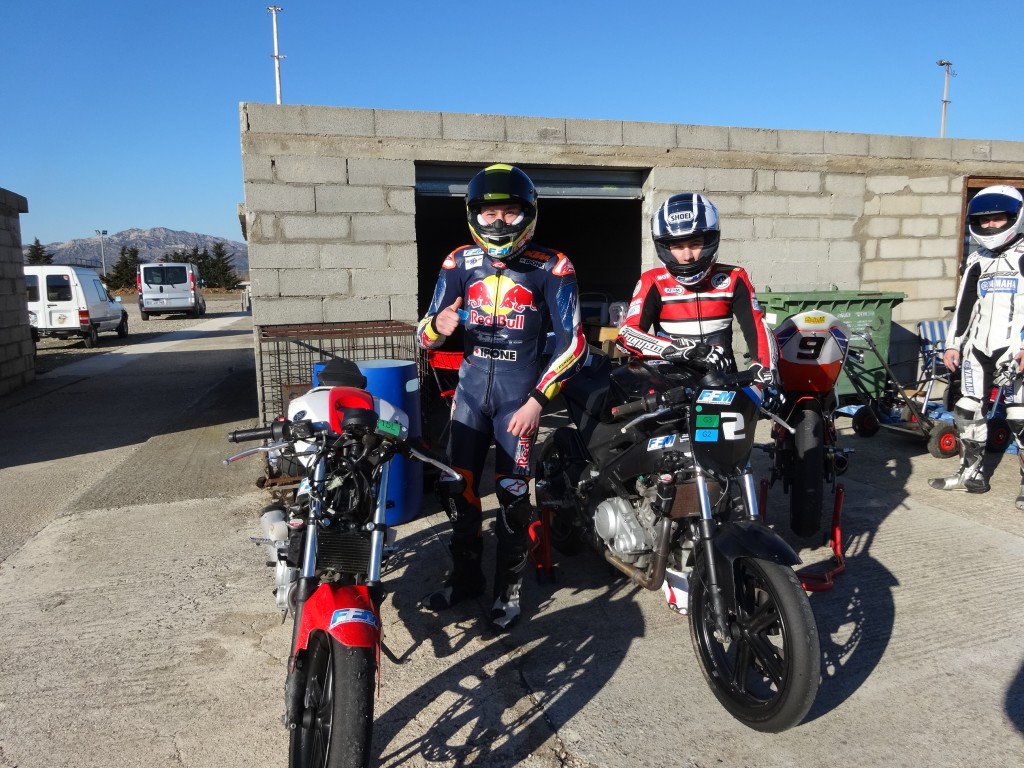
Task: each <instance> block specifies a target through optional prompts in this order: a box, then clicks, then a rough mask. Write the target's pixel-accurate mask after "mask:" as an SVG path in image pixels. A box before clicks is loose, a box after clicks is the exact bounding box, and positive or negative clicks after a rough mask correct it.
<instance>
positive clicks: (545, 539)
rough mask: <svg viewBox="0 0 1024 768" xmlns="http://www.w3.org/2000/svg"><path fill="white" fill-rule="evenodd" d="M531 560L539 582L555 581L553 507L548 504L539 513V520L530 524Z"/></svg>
mask: <svg viewBox="0 0 1024 768" xmlns="http://www.w3.org/2000/svg"><path fill="white" fill-rule="evenodd" d="M529 532H530V560H532V561H533V565H534V572H535V573H536V575H537V581H554V578H555V564H554V562H553V560H552V557H551V507H549V506H547V505H546V504H545V505H543V506H542V507H541V508H540V509H539V510H538V511H537V519H536V520H534V521H533V522H532V523H530V528H529Z"/></svg>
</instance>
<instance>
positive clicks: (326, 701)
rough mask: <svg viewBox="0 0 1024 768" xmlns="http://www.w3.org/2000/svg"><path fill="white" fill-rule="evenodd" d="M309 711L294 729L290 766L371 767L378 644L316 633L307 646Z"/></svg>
mask: <svg viewBox="0 0 1024 768" xmlns="http://www.w3.org/2000/svg"><path fill="white" fill-rule="evenodd" d="M304 664H305V665H306V690H305V693H304V695H303V703H304V707H305V711H304V712H303V716H302V722H301V723H300V725H299V726H298V727H297V728H295V729H294V730H292V732H291V740H290V744H289V749H288V765H289V768H366V766H368V765H369V764H370V742H371V740H372V737H373V695H374V686H375V682H376V675H377V662H376V649H374V648H350V647H348V646H344V645H342V644H341V643H339V642H338V641H337V640H335V639H334V638H333V637H331V636H330V635H328V634H327V633H326V632H314V633H312V634H311V635H310V636H309V645H308V646H307V647H306V656H305V661H304Z"/></svg>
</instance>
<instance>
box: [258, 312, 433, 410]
mask: <svg viewBox="0 0 1024 768" xmlns="http://www.w3.org/2000/svg"><path fill="white" fill-rule="evenodd" d="M415 333H416V327H415V326H414V325H410V324H409V323H403V322H400V321H397V320H373V321H360V322H348V323H317V324H310V325H263V326H258V327H257V328H256V337H257V340H258V344H257V345H256V367H257V371H258V373H259V377H258V387H259V397H260V414H261V416H262V418H263V423H265V424H268V423H270V422H271V421H273V420H274V419H275V418H277V417H278V416H280V415H281V414H282V413H284V412H285V410H286V405H287V403H288V401H289V400H290V399H291V398H293V397H295V396H297V395H299V394H302V393H303V392H305V391H307V390H308V389H309V388H310V386H311V385H312V382H313V366H314V364H316V363H319V362H324V361H327V360H332V359H334V358H336V357H343V358H346V359H348V360H356V361H359V360H377V359H388V360H415V361H417V365H418V366H419V371H420V378H421V380H422V375H423V368H422V361H421V359H420V355H419V354H418V352H417V347H416V337H415Z"/></svg>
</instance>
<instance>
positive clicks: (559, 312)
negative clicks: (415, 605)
mask: <svg viewBox="0 0 1024 768" xmlns="http://www.w3.org/2000/svg"><path fill="white" fill-rule="evenodd" d="M466 214H467V219H468V223H469V231H470V234H471V235H472V237H473V241H474V243H475V245H465V246H462V247H460V248H457V249H456V250H454V251H453V252H452V253H451V254H449V255H448V257H447V258H446V259H445V260H444V263H443V264H442V267H441V274H440V276H439V277H438V280H437V285H436V287H435V289H434V296H433V299H432V301H431V303H430V307H429V309H428V310H427V314H426V316H425V317H424V318H423V319H422V320H421V321H420V323H419V326H418V329H417V331H418V333H417V339H418V343H419V344H420V346H421V347H423V348H425V349H436V348H438V347H440V346H441V345H442V344H443V343H444V341H445V339H446V338H447V337H448V336H450V335H451V334H452V333H454V332H455V330H456V328H457V327H458V326H459V325H460V324H462V325H464V329H465V334H464V335H465V345H464V358H463V361H462V365H461V367H460V368H459V384H458V387H457V388H456V391H455V398H454V403H453V407H452V423H451V435H450V440H449V446H450V448H449V454H450V458H451V462H450V463H451V465H452V466H453V467H455V468H456V469H458V470H459V472H461V473H462V474H463V475H464V476H465V477H466V487H465V490H464V491H463V492H461V493H453V492H452V491H451V489H450V486H446V485H445V484H442V488H441V496H442V500H443V502H444V505H445V511H446V512H447V514H448V517H449V519H450V520H451V524H452V540H451V547H450V548H451V554H452V561H453V564H452V569H451V570H450V571H449V572H448V573H447V574H446V575H445V579H444V581H443V583H442V584H441V587H440V589H438V590H437V591H435V592H432V593H431V594H429V595H427V596H426V597H425V598H424V601H423V603H424V605H425V606H426V607H428V608H430V609H431V610H435V611H440V610H444V609H446V608H449V607H451V606H453V605H455V604H456V603H459V602H461V601H463V600H467V599H471V598H475V597H478V596H479V595H480V594H482V593H483V591H484V588H485V578H484V574H483V570H482V569H481V567H480V560H481V551H482V539H481V531H482V510H481V504H480V475H481V473H482V472H483V467H484V460H485V459H486V456H487V451H488V450H489V448H490V444H491V442H492V441H493V442H494V445H495V450H496V458H495V470H494V471H495V480H496V493H497V497H498V505H499V509H498V513H497V519H496V521H495V533H496V538H497V557H496V562H495V576H494V590H493V597H494V603H493V606H492V610H491V616H490V619H491V623H492V625H493V626H494V627H495V628H496V629H498V630H506V629H508V628H510V627H511V626H512V625H513V624H514V623H515V622H516V621H517V620H518V619H519V616H520V613H521V605H520V589H521V586H522V571H523V569H524V567H525V565H526V560H527V553H528V540H529V539H528V530H527V529H528V527H529V524H530V520H531V518H532V517H533V507H532V506H531V504H530V493H529V491H530V488H529V486H530V479H531V474H532V473H531V467H530V454H531V451H532V448H533V444H534V441H535V440H536V437H537V428H538V425H539V423H540V416H541V411H542V409H543V407H544V406H545V405H547V403H548V401H549V400H550V399H551V398H553V397H554V396H555V395H556V394H558V392H559V390H560V389H561V387H562V385H563V384H564V383H565V381H566V380H567V379H569V377H571V376H572V375H573V374H574V373H576V372H577V371H578V370H579V369H580V368H581V367H582V366H583V364H584V363H585V362H586V358H587V342H586V339H585V337H584V335H583V330H582V326H581V323H580V311H579V294H578V291H577V287H576V274H575V271H574V269H573V265H572V262H570V261H569V259H568V258H566V257H565V255H564V254H562V253H559V252H558V251H554V250H551V249H549V248H544V247H542V246H539V245H535V244H534V243H533V242H532V238H533V233H534V229H535V228H536V225H537V192H536V189H535V188H534V185H533V182H532V181H530V178H529V177H528V176H527V175H526V174H525V173H523V171H521V170H520V169H518V168H515V167H513V166H509V165H492V166H489V167H488V168H485V169H484V170H483V171H481V172H480V173H478V174H477V175H476V176H474V177H473V179H472V180H471V181H470V183H469V187H468V189H467V192H466ZM549 330H550V331H553V332H554V336H555V349H554V353H553V354H552V356H551V358H550V361H547V360H546V357H545V354H544V347H545V342H546V340H547V335H548V331H549Z"/></svg>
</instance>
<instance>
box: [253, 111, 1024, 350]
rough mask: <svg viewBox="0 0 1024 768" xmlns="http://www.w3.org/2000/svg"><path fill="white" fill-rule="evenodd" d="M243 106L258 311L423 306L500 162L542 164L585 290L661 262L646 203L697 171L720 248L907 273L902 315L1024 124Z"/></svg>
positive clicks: (601, 292) (383, 313) (345, 318)
mask: <svg viewBox="0 0 1024 768" xmlns="http://www.w3.org/2000/svg"><path fill="white" fill-rule="evenodd" d="M240 117H241V148H242V168H243V177H244V188H245V201H244V204H243V206H242V209H241V212H242V216H243V217H244V221H243V228H244V229H245V231H246V235H247V240H248V243H249V263H250V279H251V281H252V290H253V313H254V320H255V323H256V326H257V330H258V329H259V327H262V326H280V325H302V324H333V323H345V322H359V321H384V320H386V321H397V322H406V323H412V322H415V320H416V319H417V318H418V317H419V316H420V315H421V314H422V313H423V311H424V310H425V308H426V306H427V304H428V303H429V299H430V293H431V291H432V288H433V284H434V281H435V279H436V277H437V273H438V270H439V268H440V264H441V261H442V259H443V258H444V256H445V255H446V254H447V253H448V252H449V251H451V250H452V249H453V248H455V247H457V246H459V245H462V244H464V243H466V242H468V237H469V236H468V232H467V229H466V223H465V211H464V205H463V200H462V195H463V194H464V192H465V187H466V183H467V182H468V180H469V178H471V177H472V175H473V174H474V173H476V172H477V171H478V170H479V169H480V168H482V167H484V166H486V165H489V164H491V163H495V162H507V163H512V164H515V165H518V166H520V167H522V168H523V169H524V170H525V171H526V172H527V173H529V174H530V175H531V177H532V178H533V180H534V182H535V183H536V184H537V187H538V191H539V193H540V197H541V200H540V206H539V223H538V228H537V235H536V239H537V241H538V242H540V243H542V244H544V245H547V246H549V247H553V248H557V249H559V250H562V251H564V252H565V253H566V254H568V255H569V256H570V257H571V258H572V260H573V262H574V264H575V266H576V271H577V275H578V277H579V283H580V290H581V292H583V293H585V294H591V293H592V294H595V295H597V296H600V297H604V298H606V299H607V300H610V301H616V300H626V299H628V298H629V296H630V294H631V292H632V289H633V286H634V285H635V283H636V280H637V278H638V276H639V274H640V272H641V271H642V270H644V269H647V268H649V267H650V266H653V265H654V264H655V263H656V256H655V254H654V248H653V244H652V243H651V242H650V234H649V221H650V216H651V213H652V212H653V211H654V210H655V209H656V208H657V206H658V205H659V204H660V203H661V202H662V201H663V200H664V199H665V198H666V197H668V196H669V195H671V194H673V193H675V192H680V191H687V190H693V191H700V192H704V193H706V194H707V195H708V196H709V197H710V198H711V199H712V200H713V201H714V202H715V203H716V205H717V206H718V207H719V210H720V212H721V214H722V246H721V251H720V259H721V260H722V261H725V262H732V263H738V264H741V265H743V266H744V267H746V269H747V270H748V271H749V272H750V274H751V277H752V279H753V281H754V285H755V287H756V288H757V290H758V292H759V293H763V292H767V291H768V290H772V291H785V292H791V291H819V290H829V289H832V288H837V289H839V290H841V291H880V292H893V291H896V292H902V293H904V294H906V299H905V300H903V301H902V303H900V304H898V305H897V306H895V307H894V308H893V310H892V313H893V314H892V316H893V319H894V321H896V322H897V323H899V324H901V325H903V326H905V327H908V328H912V327H913V325H914V323H916V321H918V320H922V319H936V318H941V317H943V315H944V314H946V313H945V312H944V309H943V307H944V306H946V305H949V304H951V303H952V301H953V299H954V296H955V291H956V287H957V280H958V274H959V265H960V263H961V260H962V258H963V256H964V254H965V249H966V247H967V238H966V228H965V220H964V214H965V210H966V205H967V202H968V201H969V200H970V198H971V197H972V195H973V194H975V193H976V192H977V191H978V190H979V189H981V188H982V187H984V186H987V185H989V184H991V183H994V182H999V183H1008V184H1011V185H1013V186H1017V187H1024V142H1006V141H989V140H968V139H933V138H915V137H908V136H883V135H868V134H851V133H836V132H815V131H784V130H769V129H750V128H729V127H715V126H701V125H674V124H661V123H640V122H630V121H615V120H578V119H567V118H547V117H522V116H511V115H475V114H454V113H447V112H406V111H394V110H377V109H350V108H333V107H318V106H299V105H270V104H254V103H243V104H242V105H241V107H240Z"/></svg>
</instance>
